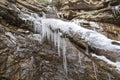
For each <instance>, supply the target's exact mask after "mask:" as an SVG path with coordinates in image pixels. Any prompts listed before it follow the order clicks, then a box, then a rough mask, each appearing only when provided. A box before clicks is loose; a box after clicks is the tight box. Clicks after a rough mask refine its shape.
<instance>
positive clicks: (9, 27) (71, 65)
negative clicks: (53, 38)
mask: <svg viewBox="0 0 120 80" xmlns="http://www.w3.org/2000/svg"><path fill="white" fill-rule="evenodd" d="M101 1H103V0H100V1H98V0H95V3H93V0H89V1H86V0H70V1H68V2H67V1H66V3H65V4H63V6H62V7H61V11H63V13H64V12H65V13H66V11H68V13H69V15H67V16H68V18H70V19H73V18H76V17H77V18H81V19H87V20H93V21H99V17H100V19H101V16H98V18H97V17H95V18H94V16H95V15H96V13H98V12H100V13H101V10H100V11H99V10H98V11H96V12H95V10H97V9H102V8H104V7H106V6H105V5H104V4H108V2H109V1H110V0H104V2H103V3H104V4H103V3H102V2H101ZM9 2H10V3H9ZM14 3H15V4H14ZM8 4H9V5H8ZM96 4H97V6H95V5H96ZM14 5H15V6H14ZM16 5H17V7H16ZM66 6H68V8H67V9H66ZM0 9H1V11H0V80H108V79H109V80H119V79H120V77H119V74H118V73H117V71H116V70H114V68H115V65H108V64H105V63H104V61H102V60H99V59H96V58H92V57H91V55H89V56H88V55H86V53H92V50H94V51H96V52H99V51H98V50H96V49H89V48H88V47H89V46H88V45H87V44H86V43H85V42H84V41H83V40H80V41H79V40H78V42H79V43H78V44H80V43H81V45H79V48H78V49H76V48H77V47H76V46H78V45H76V44H75V43H74V41H73V44H71V43H69V47H67V54H66V56H67V70H68V72H67V73H66V72H65V70H64V64H63V63H64V62H63V58H64V56H59V55H58V54H57V49H56V47H54V46H53V43H52V42H51V43H49V42H48V41H47V40H46V41H44V42H43V43H41V42H40V41H39V40H38V39H36V36H39V35H38V34H37V33H35V32H34V27H33V24H32V23H31V22H29V21H25V20H21V19H20V18H19V16H18V14H19V13H20V11H19V9H21V11H23V12H25V13H28V14H30V12H35V13H38V14H39V15H40V16H42V15H43V14H42V12H44V13H48V14H49V15H51V12H50V11H49V10H48V7H47V5H43V4H37V3H36V2H34V1H33V0H17V1H16V0H0ZM82 10H84V11H85V12H84V11H83V13H84V14H83V13H81V14H80V13H79V11H80V12H82ZM107 10H108V9H107ZM86 11H87V12H86ZM89 11H90V12H89ZM91 11H92V12H95V13H92V12H91ZM105 11H106V10H105ZM103 12H104V11H103ZM55 13H56V12H53V14H55ZM65 13H64V14H65ZM88 13H90V15H91V14H92V15H91V16H89V14H88ZM85 14H87V15H85ZM110 14H111V13H110ZM81 15H82V16H81ZM97 15H98V14H97ZM86 16H89V17H86ZM105 16H106V15H105ZM52 17H53V16H52ZM55 17H56V16H55ZM62 18H63V17H62ZM68 18H67V19H68ZM96 18H97V19H98V20H96ZM110 18H111V19H112V20H113V16H112V17H110ZM65 19H66V18H65ZM94 19H95V20H94ZM102 19H103V17H102ZM105 20H107V19H105ZM100 21H101V20H100ZM106 22H107V21H106ZM113 23H114V22H113ZM81 24H82V26H83V27H85V28H88V29H91V30H96V31H97V32H99V33H101V34H104V35H106V36H107V37H109V38H110V39H115V40H120V35H119V34H120V28H119V26H118V25H117V26H116V25H114V24H109V23H101V22H98V24H99V25H101V26H103V27H101V28H99V29H98V27H94V26H91V25H90V24H91V23H90V21H87V22H82V23H81ZM71 42H72V40H71ZM113 44H117V45H119V44H118V43H115V42H113ZM87 46H88V47H87ZM61 51H62V50H61ZM79 51H80V52H79ZM99 53H100V54H99V55H102V54H101V53H106V52H104V51H102V50H101V52H99ZM96 54H97V53H96ZM103 55H104V54H103ZM106 55H107V56H108V57H109V58H110V59H111V58H114V56H113V57H110V56H109V54H106ZM111 69H112V70H111Z"/></svg>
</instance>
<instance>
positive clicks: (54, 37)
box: [19, 13, 68, 74]
mask: <svg viewBox="0 0 120 80" xmlns="http://www.w3.org/2000/svg"><path fill="white" fill-rule="evenodd" d="M19 17H20V18H21V19H22V20H24V21H25V22H26V21H31V23H32V24H33V26H34V31H35V32H36V33H39V35H38V37H37V36H34V37H35V38H36V39H38V40H39V41H40V42H41V43H42V42H44V41H45V40H48V41H49V43H50V44H51V43H53V44H54V46H55V47H56V48H57V52H58V55H59V56H63V67H64V70H65V73H66V74H67V59H66V47H67V42H68V39H67V38H65V37H61V36H62V33H61V32H60V31H59V30H52V29H51V27H52V26H49V25H47V24H45V23H44V21H43V20H42V19H43V18H45V16H44V17H42V18H41V17H39V16H38V15H37V14H35V13H31V14H30V15H28V14H24V13H20V14H19ZM51 45H52V44H51ZM61 53H62V54H61Z"/></svg>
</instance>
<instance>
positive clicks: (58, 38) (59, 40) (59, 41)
mask: <svg viewBox="0 0 120 80" xmlns="http://www.w3.org/2000/svg"><path fill="white" fill-rule="evenodd" d="M60 43H61V37H60V34H59V31H58V36H57V48H58V55H59V56H60V46H61V45H60Z"/></svg>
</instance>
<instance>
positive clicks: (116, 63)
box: [92, 54, 120, 71]
mask: <svg viewBox="0 0 120 80" xmlns="http://www.w3.org/2000/svg"><path fill="white" fill-rule="evenodd" d="M92 57H97V58H98V59H100V60H103V61H105V62H106V63H107V64H110V65H113V66H115V67H116V70H118V71H120V62H112V61H111V60H109V59H107V58H106V57H105V56H98V55H96V54H92Z"/></svg>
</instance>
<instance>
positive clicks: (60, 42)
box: [19, 12, 120, 73]
mask: <svg viewBox="0 0 120 80" xmlns="http://www.w3.org/2000/svg"><path fill="white" fill-rule="evenodd" d="M19 17H20V18H21V19H23V20H25V21H31V22H32V23H33V25H34V30H35V32H36V33H39V34H40V35H41V41H44V40H45V39H47V40H48V41H50V42H53V44H54V46H55V47H57V50H58V55H59V56H60V55H61V54H60V53H61V52H62V53H63V61H64V63H63V64H64V69H65V72H66V73H67V59H66V46H67V45H66V42H67V41H66V38H65V37H63V33H64V34H68V35H69V36H71V37H73V38H74V35H75V34H78V35H79V36H78V38H82V39H84V40H85V41H86V42H87V43H88V44H89V45H91V46H92V47H95V48H99V49H103V50H108V51H112V52H120V46H119V45H114V44H112V42H113V41H114V42H117V43H120V42H119V41H115V40H111V39H108V38H107V37H106V36H104V35H102V34H100V33H98V32H96V31H92V30H89V29H86V28H83V27H81V25H78V24H80V23H79V21H78V22H76V23H78V24H75V23H74V22H65V21H62V20H59V19H53V18H43V17H39V16H38V15H37V14H35V13H32V15H28V14H24V13H22V12H21V13H20V14H19ZM92 24H93V23H92ZM61 36H62V37H63V38H62V37H61ZM61 50H62V51H61Z"/></svg>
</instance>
